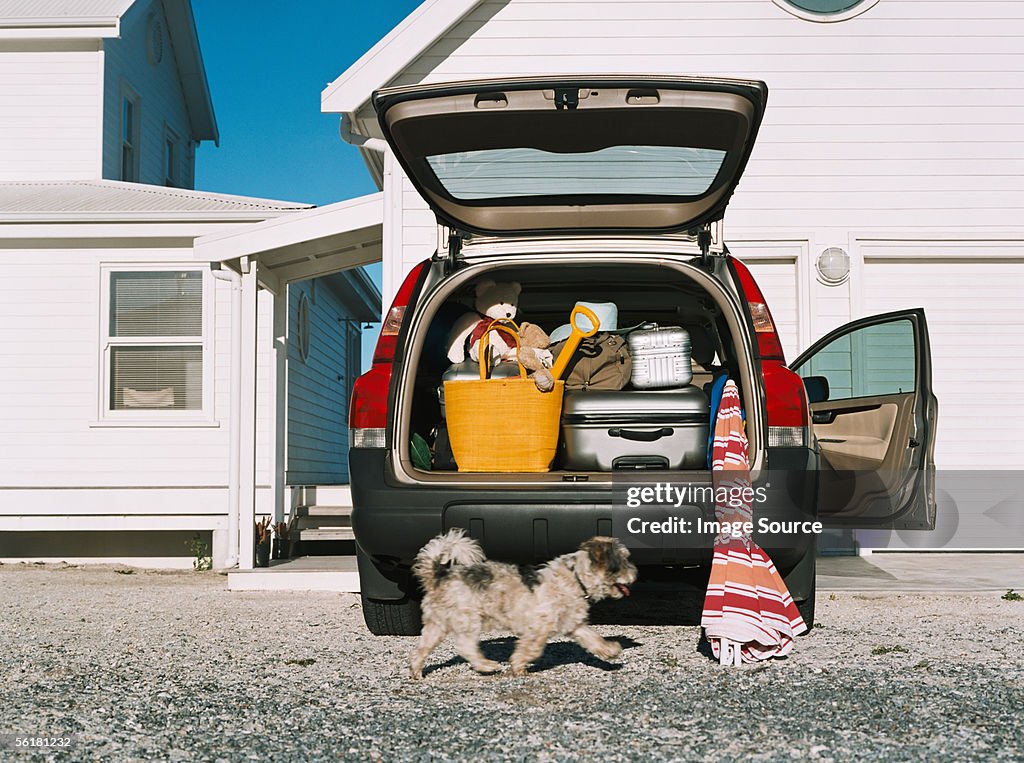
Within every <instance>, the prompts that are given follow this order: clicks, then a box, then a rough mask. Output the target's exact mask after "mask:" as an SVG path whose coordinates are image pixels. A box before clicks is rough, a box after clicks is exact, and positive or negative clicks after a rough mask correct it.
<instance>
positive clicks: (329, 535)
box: [299, 527, 356, 543]
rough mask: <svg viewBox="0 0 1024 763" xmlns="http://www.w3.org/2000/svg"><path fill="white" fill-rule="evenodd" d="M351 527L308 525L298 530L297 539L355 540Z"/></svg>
mask: <svg viewBox="0 0 1024 763" xmlns="http://www.w3.org/2000/svg"><path fill="white" fill-rule="evenodd" d="M355 538H356V536H355V533H353V532H352V528H351V527H308V528H305V529H301V530H299V540H301V541H302V542H304V543H305V542H307V541H313V540H355Z"/></svg>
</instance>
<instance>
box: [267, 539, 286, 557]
mask: <svg viewBox="0 0 1024 763" xmlns="http://www.w3.org/2000/svg"><path fill="white" fill-rule="evenodd" d="M289 551H291V543H290V542H289V540H288V539H287V538H274V544H273V549H272V551H271V554H270V558H271V559H288V558H289V556H288V552H289Z"/></svg>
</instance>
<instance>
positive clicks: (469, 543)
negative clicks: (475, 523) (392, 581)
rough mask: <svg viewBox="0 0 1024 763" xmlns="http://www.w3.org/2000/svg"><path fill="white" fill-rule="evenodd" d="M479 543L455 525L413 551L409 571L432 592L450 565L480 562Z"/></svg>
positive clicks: (481, 558)
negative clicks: (413, 556)
mask: <svg viewBox="0 0 1024 763" xmlns="http://www.w3.org/2000/svg"><path fill="white" fill-rule="evenodd" d="M485 559H486V557H485V556H484V551H483V549H482V548H480V544H479V543H477V542H476V541H475V540H473V539H472V538H467V537H466V531H465V530H463V529H462V528H461V527H455V528H452V529H451V530H449V531H448V532H447V533H445V534H444V535H438V536H437V537H436V538H434V539H433V540H431V541H430V542H429V543H427V545H425V546H424V547H423V548H421V549H420V552H419V553H418V554H416V559H415V561H414V562H413V565H412V574H413V575H415V576H416V579H417V580H419V581H420V584H421V585H422V586H423V590H424V591H428V592H429V591H433V590H434V588H436V587H437V584H438V582H440V580H441V579H442V578H444V577H445V576H446V575H447V574H448V573H449V572H451V569H452V567H453V566H455V565H457V564H459V565H465V566H470V565H473V564H479V563H480V562H482V561H484V560H485Z"/></svg>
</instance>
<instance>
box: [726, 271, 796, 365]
mask: <svg viewBox="0 0 1024 763" xmlns="http://www.w3.org/2000/svg"><path fill="white" fill-rule="evenodd" d="M731 261H732V264H733V267H734V268H735V270H736V277H737V279H739V282H740V289H741V290H742V291H743V298H744V299H745V300H746V301H747V307H748V308H749V309H750V318H751V320H752V321H753V323H754V335H755V336H756V337H757V349H758V351H759V352H760V354H761V360H778V361H781V362H783V363H785V362H786V358H785V355H784V354H783V352H782V342H781V341H780V340H779V332H778V331H776V329H775V321H773V320H772V313H771V311H770V310H769V309H768V303H767V302H765V299H764V295H763V294H761V289H760V288H759V287H758V285H757V281H755V280H754V276H752V275H751V274H750V271H749V270H747V266H746V265H744V264H743V263H742V262H740V261H739V260H737V259H735V258H732V259H731Z"/></svg>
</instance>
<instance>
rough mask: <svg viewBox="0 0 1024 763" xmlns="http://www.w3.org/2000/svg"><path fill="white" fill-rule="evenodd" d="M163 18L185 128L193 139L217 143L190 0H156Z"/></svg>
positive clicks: (217, 137) (211, 102)
mask: <svg viewBox="0 0 1024 763" xmlns="http://www.w3.org/2000/svg"><path fill="white" fill-rule="evenodd" d="M160 1H161V2H162V3H163V6H164V15H165V17H166V18H167V34H168V35H170V37H171V47H172V48H174V60H175V62H176V63H177V65H178V79H179V80H181V88H182V91H183V92H184V95H185V107H186V109H188V118H189V127H191V128H192V137H194V138H195V139H196V140H212V141H213V142H214V144H216V145H220V131H219V130H218V129H217V118H216V117H215V116H214V115H213V99H212V98H211V97H210V85H209V83H208V82H207V80H206V67H205V66H204V65H203V54H202V51H200V50H199V34H198V32H196V19H195V16H193V15H192V2H191V0H160Z"/></svg>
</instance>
